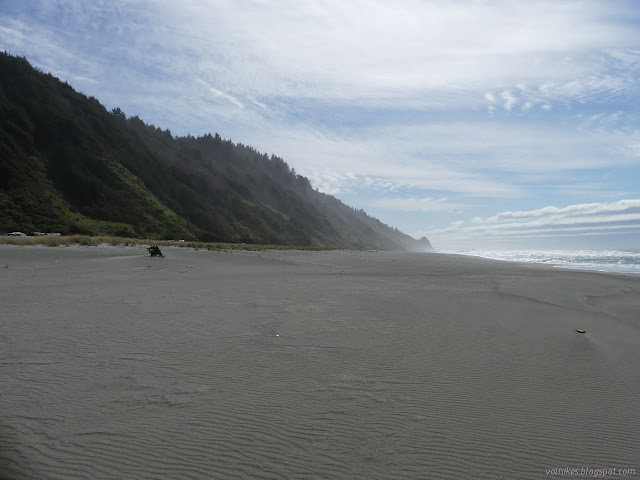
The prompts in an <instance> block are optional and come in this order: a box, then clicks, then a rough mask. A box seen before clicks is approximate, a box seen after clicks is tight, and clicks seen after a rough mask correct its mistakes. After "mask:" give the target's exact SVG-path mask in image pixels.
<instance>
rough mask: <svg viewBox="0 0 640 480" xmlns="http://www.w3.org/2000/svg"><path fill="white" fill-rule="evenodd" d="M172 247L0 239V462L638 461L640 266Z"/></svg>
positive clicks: (162, 468)
mask: <svg viewBox="0 0 640 480" xmlns="http://www.w3.org/2000/svg"><path fill="white" fill-rule="evenodd" d="M165 253H166V254H167V258H164V259H158V258H154V259H152V258H149V257H147V256H146V250H144V249H143V248H141V247H139V248H124V247H120V248H112V247H104V248H86V247H68V248H48V247H1V248H0V286H1V289H0V305H1V309H2V311H1V316H0V327H1V328H0V375H1V379H2V384H1V390H0V478H3V479H5V478H6V479H12V480H13V479H65V480H66V479H107V478H109V479H125V478H130V479H160V478H171V479H209V478H219V479H227V478H229V479H232V478H260V479H269V478H274V479H275V478H291V479H306V478H309V479H310V478H314V479H315V478H326V479H338V478H360V479H378V478H380V479H381V478H384V479H394V480H395V479H403V478H406V479H417V478H429V479H431V478H434V479H448V478H451V479H463V478H464V479H492V480H493V479H500V478H504V479H514V478H526V479H529V478H530V479H540V478H549V477H548V476H547V475H546V474H545V469H548V468H554V467H558V466H560V467H578V468H579V467H583V466H585V467H590V468H595V467H617V468H622V467H633V468H636V469H637V471H638V473H637V474H638V475H640V447H639V446H640V400H639V396H638V394H639V393H640V328H639V327H640V314H639V312H640V278H638V277H624V276H613V275H604V274H598V273H587V272H572V271H561V270H553V269H549V268H543V267H534V266H521V265H514V264H508V263H500V262H494V261H489V260H482V259H472V258H465V257H456V256H443V255H437V254H410V253H392V252H266V253H265V252H263V253H256V252H251V253H248V252H234V253H212V252H206V251H190V250H187V249H166V250H165ZM5 266H6V268H5ZM576 328H578V329H585V330H586V331H587V333H586V334H579V333H576V332H575V329H576Z"/></svg>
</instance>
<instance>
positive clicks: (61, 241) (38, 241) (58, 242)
mask: <svg viewBox="0 0 640 480" xmlns="http://www.w3.org/2000/svg"><path fill="white" fill-rule="evenodd" d="M0 245H23V246H27V245H47V246H49V247H60V246H69V245H86V246H92V245H93V246H96V245H113V246H117V245H122V246H132V245H160V246H164V247H168V246H171V247H184V248H193V249H196V250H200V249H202V250H216V251H222V250H249V251H260V250H334V249H335V247H329V246H309V245H261V244H253V243H221V242H193V241H185V242H180V241H177V240H151V239H144V238H124V237H109V236H97V237H91V236H87V235H65V236H60V237H48V236H42V237H0Z"/></svg>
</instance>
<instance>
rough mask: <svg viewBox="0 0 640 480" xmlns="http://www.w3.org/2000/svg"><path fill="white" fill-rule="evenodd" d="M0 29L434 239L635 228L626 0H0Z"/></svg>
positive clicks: (633, 234) (512, 240)
mask: <svg viewBox="0 0 640 480" xmlns="http://www.w3.org/2000/svg"><path fill="white" fill-rule="evenodd" d="M0 48H2V49H5V50H7V51H9V52H11V53H14V54H19V55H24V56H26V57H27V58H28V59H29V60H30V61H31V62H32V64H34V65H36V66H38V67H40V68H42V69H44V70H46V71H51V72H52V73H53V74H55V75H56V76H58V77H59V78H61V79H63V80H66V81H68V82H69V83H70V84H71V85H72V86H74V87H75V88H76V89H78V90H80V91H82V92H84V93H86V94H88V95H92V96H95V97H97V98H98V99H99V100H100V101H101V102H102V103H103V104H105V105H106V106H107V107H108V108H113V107H116V106H118V107H120V108H122V109H123V110H124V111H125V112H126V113H127V114H128V115H139V116H141V117H142V118H143V119H144V120H145V121H147V122H149V123H153V124H155V125H157V126H160V127H162V128H169V129H170V130H171V131H172V132H173V133H174V134H177V135H184V134H187V133H190V134H192V135H201V134H204V133H206V132H218V133H220V135H222V136H223V137H226V138H231V139H232V140H234V141H237V142H241V143H244V144H249V145H252V146H254V147H256V148H257V149H258V150H260V151H263V152H267V153H269V154H271V153H275V154H276V155H279V156H281V157H283V158H284V159H285V160H286V161H287V162H288V163H289V164H290V165H291V166H293V167H294V168H295V169H296V171H297V172H298V173H301V174H303V175H305V176H307V177H309V178H310V180H311V182H312V184H313V185H314V186H315V187H317V188H319V189H320V190H322V191H324V192H327V193H331V194H334V195H336V196H337V197H339V198H340V199H342V200H344V201H345V202H347V203H348V204H350V205H352V206H355V207H357V208H363V209H365V210H366V211H367V212H369V213H370V214H372V215H374V216H376V217H378V218H380V219H381V220H382V221H384V222H386V223H388V224H390V225H392V226H396V227H398V228H400V229H401V230H403V231H405V232H407V233H409V234H411V235H414V236H416V237H419V236H422V235H426V236H428V237H429V239H430V240H431V241H432V243H433V244H434V246H435V247H436V248H440V249H455V248H471V247H477V248H531V247H536V248H576V247H579V248H611V249H621V248H640V122H639V120H640V84H639V80H640V4H639V3H638V2H612V1H602V2H590V1H584V2H573V1H567V2H560V1H549V2H546V1H536V2H522V1H511V2H506V1H499V0H498V1H494V2H483V1H458V2H444V1H430V2H429V1H417V0H407V1H398V2H389V1H386V0H385V1H379V0H367V1H363V0H351V1H344V0H323V1H320V0H319V1H313V2H312V1H306V0H281V1H279V2H267V1H264V0H254V1H248V0H231V1H222V0H215V1H204V0H182V1H180V2H173V1H161V0H159V1H147V0H128V1H118V0H113V1H104V2H102V1H91V2H90V1H62V0H46V1H36V0H33V1H31V0H0Z"/></svg>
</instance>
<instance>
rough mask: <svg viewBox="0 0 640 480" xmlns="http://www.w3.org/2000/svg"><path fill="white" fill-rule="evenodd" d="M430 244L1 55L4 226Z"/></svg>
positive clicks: (0, 212) (270, 160)
mask: <svg viewBox="0 0 640 480" xmlns="http://www.w3.org/2000/svg"><path fill="white" fill-rule="evenodd" d="M14 230H18V231H25V232H32V231H50V232H51V231H55V232H61V233H63V234H69V233H84V234H92V235H95V234H111V235H119V236H130V237H148V238H163V239H199V240H203V241H225V242H247V243H263V244H285V245H326V246H336V247H344V248H381V249H416V250H425V249H429V248H430V246H429V244H428V241H426V239H423V240H422V241H416V240H414V239H412V238H411V237H409V236H407V235H405V234H403V233H401V232H399V231H398V230H396V229H392V228H390V227H388V226H386V225H384V224H382V223H381V222H380V221H378V220H377V219H375V218H372V217H370V216H368V215H367V214H366V213H365V212H364V211H361V210H354V209H352V208H351V207H349V206H347V205H345V204H343V203H342V202H340V201H339V200H337V199H336V198H334V197H332V196H330V195H325V194H323V193H320V192H318V191H316V190H314V189H313V188H312V186H311V185H310V183H309V180H308V179H306V178H304V177H302V176H300V175H296V174H295V172H293V170H292V169H290V168H289V166H288V165H287V164H286V163H285V162H284V161H283V160H282V159H281V158H278V157H276V156H271V157H268V156H267V155H264V154H260V153H259V152H257V151H256V150H255V149H253V148H251V147H248V146H244V145H241V144H234V143H232V142H231V141H229V140H223V139H222V138H221V137H220V136H219V135H217V134H216V135H205V136H203V137H197V138H195V137H191V136H187V137H174V136H172V135H171V133H170V132H169V131H168V130H161V129H159V128H156V127H153V126H151V125H147V124H145V123H144V121H143V120H141V119H140V118H138V117H129V118H127V117H126V115H125V114H124V113H123V112H122V111H120V110H119V109H115V110H113V111H111V112H109V111H107V110H106V109H105V108H104V107H103V106H102V105H101V104H100V102H99V101H98V100H96V99H95V98H92V97H86V96H85V95H83V94H81V93H78V92H76V91H75V90H73V88H72V87H71V86H69V85H68V84H67V83H66V82H61V81H60V80H58V79H57V78H55V77H53V76H52V75H51V74H46V73H44V72H41V71H39V70H37V69H34V68H33V67H31V65H30V64H29V63H28V61H27V60H26V59H24V58H18V57H14V56H11V55H9V54H7V53H4V54H0V231H14Z"/></svg>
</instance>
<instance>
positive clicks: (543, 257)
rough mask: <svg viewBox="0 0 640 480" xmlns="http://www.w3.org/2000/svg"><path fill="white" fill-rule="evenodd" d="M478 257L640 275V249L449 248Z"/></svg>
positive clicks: (458, 252) (457, 252)
mask: <svg viewBox="0 0 640 480" xmlns="http://www.w3.org/2000/svg"><path fill="white" fill-rule="evenodd" d="M441 253H456V254H459V255H472V256H476V257H484V258H492V259H494V260H506V261H510V262H525V263H541V264H546V265H553V266H554V267H557V268H577V269H582V270H595V271H599V272H613V273H635V274H638V275H640V250H510V251H492V250H475V249H473V250H456V251H453V250H449V251H441Z"/></svg>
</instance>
